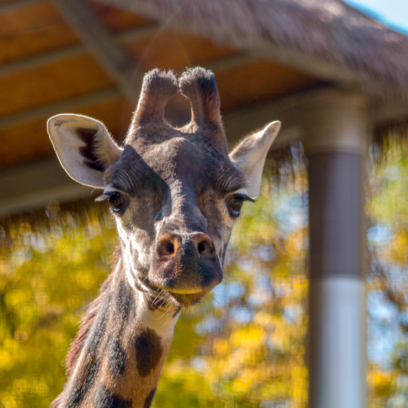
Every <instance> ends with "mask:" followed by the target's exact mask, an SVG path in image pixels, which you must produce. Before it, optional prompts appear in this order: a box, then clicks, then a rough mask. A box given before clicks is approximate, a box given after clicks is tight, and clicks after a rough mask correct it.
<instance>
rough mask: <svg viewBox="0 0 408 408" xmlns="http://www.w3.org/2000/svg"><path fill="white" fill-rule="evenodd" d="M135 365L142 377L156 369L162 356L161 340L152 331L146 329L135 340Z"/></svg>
mask: <svg viewBox="0 0 408 408" xmlns="http://www.w3.org/2000/svg"><path fill="white" fill-rule="evenodd" d="M135 347H136V364H137V370H138V371H139V374H140V375H141V376H142V377H146V376H147V375H148V374H150V372H151V371H152V370H153V369H154V368H156V367H157V365H158V364H159V362H160V359H161V357H162V354H163V347H162V344H161V338H160V337H159V336H158V335H157V334H156V332H155V331H154V330H152V329H149V328H146V329H145V330H144V332H143V333H142V334H141V335H140V336H139V337H138V338H137V339H136V343H135Z"/></svg>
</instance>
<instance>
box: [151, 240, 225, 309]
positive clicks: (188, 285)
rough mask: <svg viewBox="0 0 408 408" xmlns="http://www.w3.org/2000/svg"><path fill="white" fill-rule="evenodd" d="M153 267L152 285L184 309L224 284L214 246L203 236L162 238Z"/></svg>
mask: <svg viewBox="0 0 408 408" xmlns="http://www.w3.org/2000/svg"><path fill="white" fill-rule="evenodd" d="M152 266H153V267H152V269H151V272H150V273H149V280H150V282H151V283H152V284H153V285H154V286H157V287H159V288H161V289H164V290H166V291H167V292H168V293H169V294H170V295H171V296H172V297H173V298H174V299H176V300H177V301H178V302H179V303H181V304H182V305H184V306H187V305H190V304H193V303H196V302H197V301H199V300H200V299H201V298H202V297H203V296H204V295H205V294H206V293H208V292H209V291H210V290H211V289H212V288H213V287H214V286H216V285H217V284H218V283H220V282H221V281H222V268H221V264H220V261H219V258H218V256H217V254H216V251H215V247H214V244H213V242H212V240H211V238H210V237H209V236H208V235H207V234H204V233H202V232H196V233H190V234H177V233H166V234H164V235H162V236H161V237H160V239H159V240H158V242H157V246H156V254H155V257H154V259H153V265H152Z"/></svg>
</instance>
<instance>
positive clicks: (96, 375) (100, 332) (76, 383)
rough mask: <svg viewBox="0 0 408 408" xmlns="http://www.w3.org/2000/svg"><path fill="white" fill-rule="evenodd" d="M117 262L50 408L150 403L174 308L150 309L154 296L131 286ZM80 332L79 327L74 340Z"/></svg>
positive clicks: (174, 316)
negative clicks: (68, 374)
mask: <svg viewBox="0 0 408 408" xmlns="http://www.w3.org/2000/svg"><path fill="white" fill-rule="evenodd" d="M118 265H119V267H118V268H117V270H116V271H114V272H113V273H114V275H113V277H112V279H111V281H110V282H109V284H108V285H107V287H106V289H105V291H104V292H103V293H102V294H101V295H100V297H101V298H100V299H99V300H100V302H99V304H98V308H97V310H96V311H95V313H94V317H93V322H92V325H90V327H89V328H88V330H87V332H86V338H85V339H84V342H83V345H81V346H80V350H77V357H76V358H75V359H74V360H75V361H73V362H72V363H73V366H72V367H71V368H70V369H69V372H70V376H69V379H68V382H67V384H66V387H65V389H64V392H63V393H62V394H61V396H60V397H59V400H58V401H56V403H54V407H58V408H74V407H75V408H77V407H95V408H114V407H117V408H122V407H123V408H130V407H131V408H139V407H140V408H148V407H149V406H150V403H151V400H152V399H153V396H154V393H155V390H156V386H157V383H158V381H159V377H160V373H161V369H162V367H163V364H164V361H165V358H166V356H167V353H168V350H169V348H170V344H171V342H172V339H173V333H174V326H175V323H176V321H177V319H178V316H179V312H180V309H178V308H176V307H175V306H171V307H169V306H164V307H159V308H157V309H156V308H155V307H154V306H153V305H154V299H151V298H148V296H147V295H146V294H145V293H144V292H141V291H138V290H135V289H134V288H133V287H131V285H130V284H129V282H128V279H127V278H126V274H125V273H124V271H123V270H122V269H121V267H120V265H121V262H120V261H119V263H118ZM91 308H92V306H91ZM89 313H90V312H89ZM84 324H86V318H85V322H84ZM82 335H84V334H82ZM80 336H81V331H80V333H79V334H78V337H77V340H76V341H78V340H80V339H79V338H80ZM74 346H75V342H74V343H73V347H74Z"/></svg>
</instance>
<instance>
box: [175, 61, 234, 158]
mask: <svg viewBox="0 0 408 408" xmlns="http://www.w3.org/2000/svg"><path fill="white" fill-rule="evenodd" d="M179 86H180V91H181V93H182V94H183V95H184V96H186V97H187V98H188V99H189V100H190V103H191V123H190V125H189V126H190V127H193V128H194V130H195V131H202V137H203V138H204V139H205V140H206V141H207V142H209V143H211V144H215V145H216V146H218V148H220V149H222V150H224V151H226V152H228V148H227V141H226V138H225V134H224V129H223V126H222V122H221V114H220V96H219V94H218V89H217V83H216V81H215V77H214V74H213V73H212V72H211V71H209V70H206V69H204V68H201V67H196V68H191V69H188V70H187V71H185V72H184V73H183V74H182V76H181V78H180V80H179Z"/></svg>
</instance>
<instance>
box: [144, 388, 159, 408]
mask: <svg viewBox="0 0 408 408" xmlns="http://www.w3.org/2000/svg"><path fill="white" fill-rule="evenodd" d="M155 392H156V388H154V389H153V390H152V391H151V392H150V393H149V395H148V396H147V397H146V400H145V402H144V404H143V408H149V407H150V405H151V403H152V400H153V397H154V393H155Z"/></svg>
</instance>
